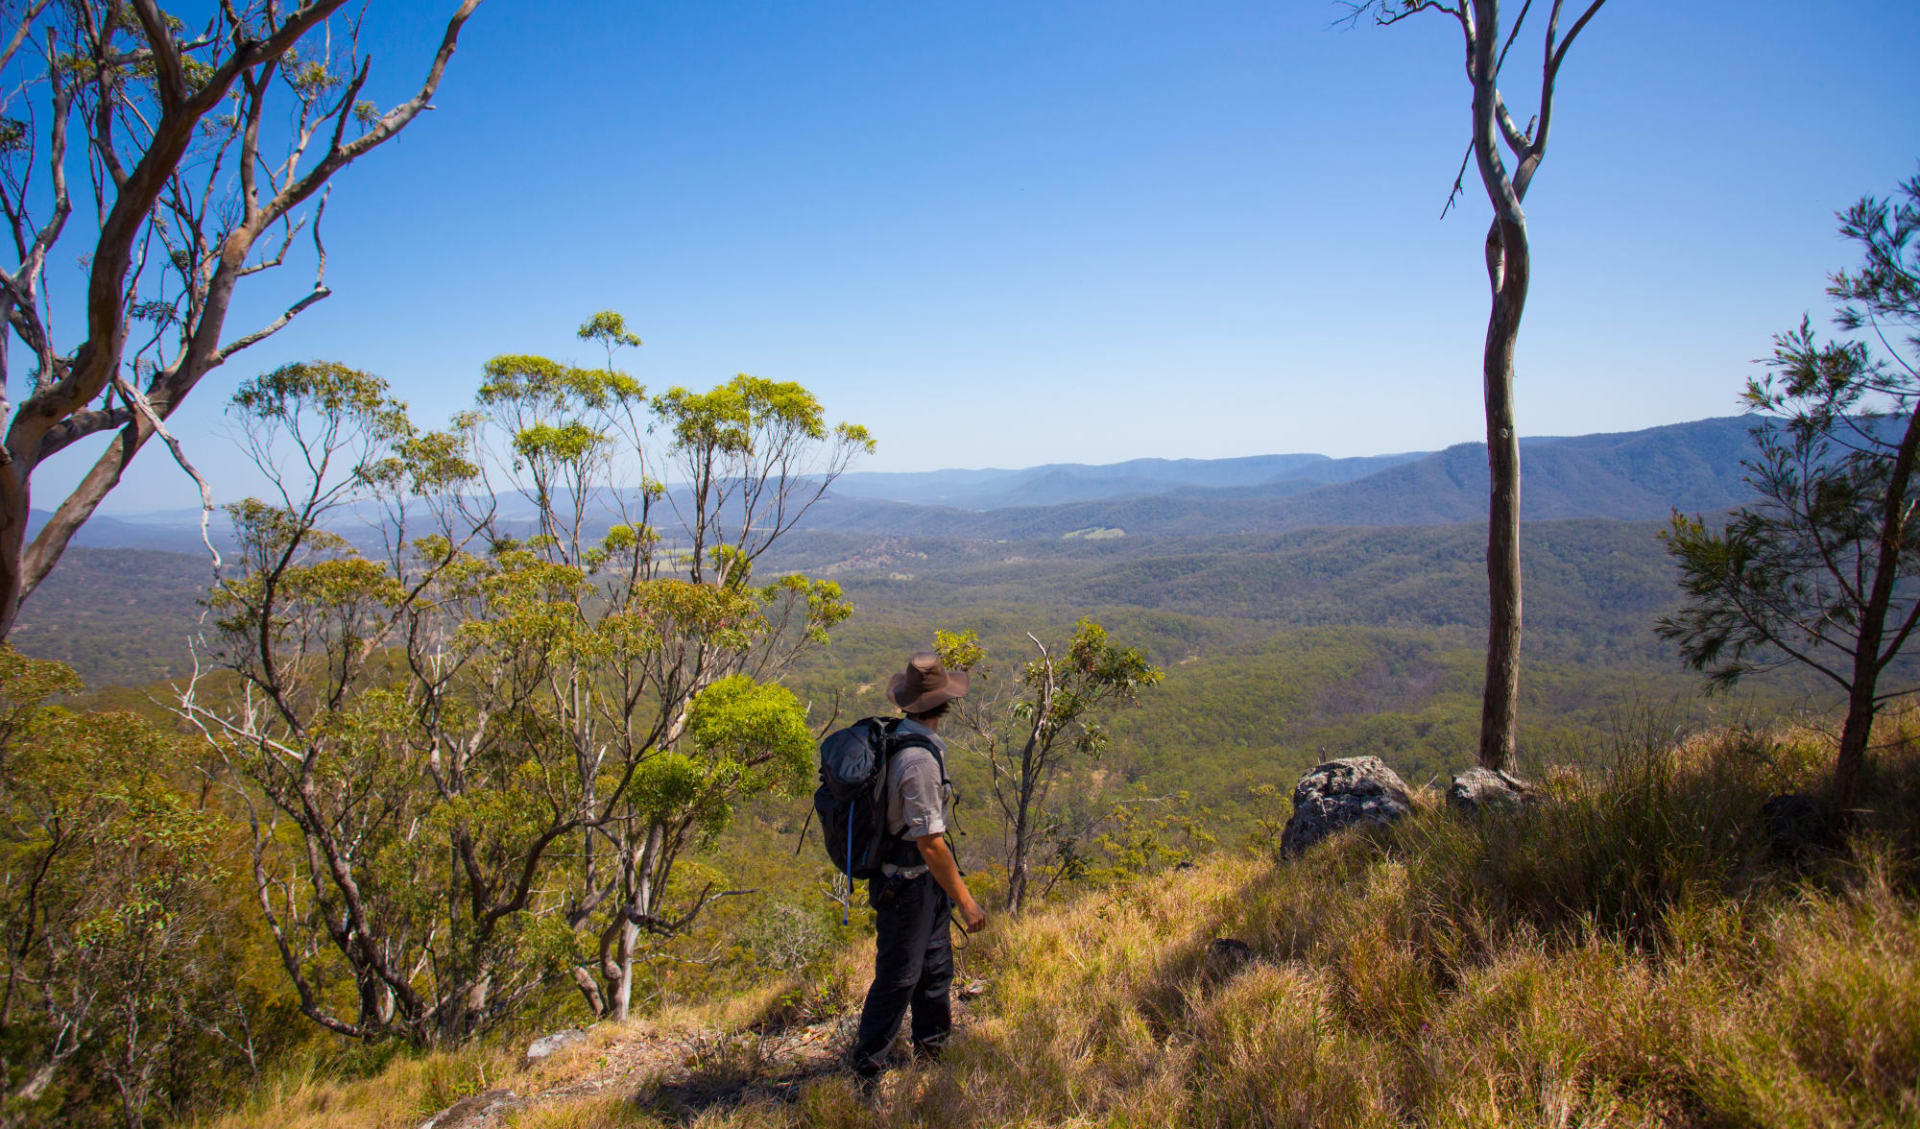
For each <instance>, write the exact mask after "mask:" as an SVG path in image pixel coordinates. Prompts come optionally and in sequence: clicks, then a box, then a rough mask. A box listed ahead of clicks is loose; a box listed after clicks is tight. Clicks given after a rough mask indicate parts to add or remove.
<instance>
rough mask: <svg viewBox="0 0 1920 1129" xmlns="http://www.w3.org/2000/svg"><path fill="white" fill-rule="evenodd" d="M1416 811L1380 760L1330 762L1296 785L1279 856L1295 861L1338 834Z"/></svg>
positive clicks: (1355, 759) (1364, 758)
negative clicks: (1300, 855) (1314, 846)
mask: <svg viewBox="0 0 1920 1129" xmlns="http://www.w3.org/2000/svg"><path fill="white" fill-rule="evenodd" d="M1412 811H1413V802H1412V800H1411V799H1410V798H1409V797H1408V795H1407V786H1406V784H1405V783H1404V782H1403V781H1402V780H1401V779H1400V777H1399V776H1398V775H1397V774H1396V773H1395V772H1394V771H1393V770H1392V769H1390V768H1388V767H1387V766H1386V762H1384V761H1382V760H1381V759H1380V758H1379V757H1348V758H1346V759H1344V760H1337V761H1328V762H1327V763H1325V764H1323V765H1320V766H1319V767H1317V768H1315V769H1314V770H1313V771H1312V772H1309V773H1307V774H1306V775H1305V776H1302V777H1301V778H1300V783H1298V784H1296V785H1294V786H1293V816H1292V818H1290V819H1288V820H1287V826H1286V829H1285V830H1283V831H1282V832H1281V833H1280V853H1281V854H1282V855H1285V856H1287V857H1289V858H1292V857H1294V856H1296V855H1298V854H1300V852H1302V851H1304V850H1306V849H1307V848H1308V847H1311V846H1313V845H1314V844H1315V843H1318V842H1319V841H1320V840H1322V839H1324V838H1326V837H1327V836H1329V835H1331V834H1333V833H1334V832H1336V831H1342V830H1345V829H1346V828H1349V827H1354V826H1358V825H1362V824H1388V823H1392V822H1393V821H1395V820H1397V819H1400V818H1402V817H1404V816H1407V815H1409V814H1411V813H1412Z"/></svg>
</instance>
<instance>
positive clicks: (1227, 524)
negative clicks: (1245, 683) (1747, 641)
mask: <svg viewBox="0 0 1920 1129" xmlns="http://www.w3.org/2000/svg"><path fill="white" fill-rule="evenodd" d="M1751 426H1752V423H1751V421H1749V420H1746V419H1740V418H1727V419H1710V420H1699V421H1696V422H1693V423H1681V424H1672V425H1669V426H1666V427H1656V428H1651V429H1648V430H1645V431H1633V432H1625V433H1622V434H1617V435H1587V436H1580V437H1576V438H1565V439H1534V440H1530V441H1528V442H1527V443H1526V444H1525V445H1524V447H1525V452H1524V454H1523V456H1522V458H1523V464H1524V486H1523V489H1522V491H1521V505H1522V511H1523V514H1524V516H1525V517H1526V518H1527V519H1528V520H1547V519H1559V518H1609V519H1613V520H1618V521H1635V520H1647V519H1659V518H1663V517H1665V516H1667V515H1668V514H1669V513H1670V512H1671V511H1672V510H1674V509H1676V508H1677V509H1680V510H1682V511H1686V512H1689V513H1692V512H1713V511H1718V510H1723V509H1727V508H1729V507H1731V506H1734V505H1738V504H1739V503H1740V502H1742V501H1743V500H1745V499H1746V498H1747V497H1748V496H1749V490H1748V487H1747V485H1746V483H1745V481H1744V478H1743V475H1744V470H1743V468H1742V467H1741V459H1743V458H1745V457H1747V456H1748V455H1749V454H1750V453H1751V451H1752V440H1751V438H1750V437H1749V435H1748V430H1749V428H1750V427H1751ZM1273 458H1274V459H1276V460H1292V461H1289V462H1285V463H1280V462H1275V463H1270V464H1262V463H1261V461H1260V460H1245V459H1227V460H1218V461H1217V463H1206V462H1203V463H1202V464H1201V465H1202V466H1213V465H1218V466H1220V467H1221V468H1222V469H1221V472H1220V473H1221V474H1222V475H1226V474H1241V475H1244V474H1247V473H1250V472H1251V470H1252V469H1255V468H1258V467H1260V466H1263V465H1264V466H1266V467H1267V468H1268V469H1272V471H1273V473H1272V475H1271V476H1270V477H1268V478H1266V479H1264V480H1262V481H1259V482H1254V483H1242V484H1239V485H1232V486H1211V487H1203V486H1196V485H1194V484H1193V483H1194V481H1195V480H1196V478H1197V477H1199V474H1198V472H1197V471H1195V470H1192V469H1191V468H1186V469H1168V468H1180V467H1182V466H1183V464H1173V463H1166V462H1164V461H1156V460H1143V461H1142V462H1139V463H1121V464H1116V465H1115V466H1113V467H1057V468H1045V467H1042V468H1035V470H1033V471H1028V472H1021V473H1020V475H1015V476H1013V477H1012V478H1010V479H1008V480H1007V481H1005V482H1004V483H1003V484H1002V486H1001V487H1000V488H999V489H1000V493H999V494H993V493H992V492H991V490H990V489H989V488H990V487H992V486H993V483H994V482H996V481H1000V480H988V481H986V482H980V481H968V480H966V479H965V478H964V477H961V476H966V475H990V474H1007V473H1010V472H986V471H968V472H957V471H938V472H931V473H929V474H927V475H924V476H916V475H873V476H866V477H864V478H861V477H856V476H848V477H849V478H851V479H852V481H851V482H850V483H849V484H848V486H847V487H846V488H844V489H843V488H840V487H838V486H837V487H836V489H835V491H834V492H833V493H832V494H830V495H829V496H828V497H827V498H826V499H825V500H823V501H822V502H821V503H820V504H819V505H818V506H816V507H815V509H814V511H813V512H812V513H810V514H809V515H808V519H807V525H808V527H810V528H813V529H837V530H847V531H874V532H878V531H890V532H895V533H900V534H912V535H935V536H953V537H976V538H988V539H1013V540H1023V539H1032V538H1046V537H1064V536H1070V535H1073V534H1076V533H1078V534H1081V535H1083V536H1084V535H1087V534H1089V533H1102V532H1105V533H1107V534H1108V535H1112V531H1120V532H1123V533H1124V534H1125V535H1126V536H1129V537H1134V536H1179V537H1191V536H1199V535H1206V534H1217V533H1279V532H1285V531H1288V530H1296V529H1308V528H1314V527H1322V526H1381V525H1442V524H1453V523H1457V522H1471V521H1480V520H1483V519H1484V518H1485V516H1486V499H1487V462H1486V447H1485V445H1484V444H1479V443H1463V444H1460V445H1458V446H1455V447H1450V448H1448V449H1446V450H1444V451H1439V452H1436V453H1433V454H1428V455H1418V456H1383V457H1381V458H1379V459H1318V460H1316V459H1313V458H1312V457H1310V456H1274V457H1273ZM1041 472H1045V473H1041ZM1093 472H1112V473H1110V474H1106V475H1105V476H1104V477H1103V476H1102V475H1099V474H1095V473H1093ZM1035 476H1038V477H1035ZM1063 478H1064V479H1065V480H1066V481H1067V482H1068V483H1069V484H1071V485H1073V486H1074V487H1075V488H1079V489H1087V490H1091V489H1095V488H1097V487H1098V486H1099V485H1100V484H1102V483H1106V484H1109V485H1113V484H1120V485H1123V486H1125V487H1126V488H1128V489H1129V490H1131V493H1127V494H1125V495H1124V496H1108V497H1101V498H1097V499H1093V500H1087V501H1079V502H1072V503H1067V504H1060V505H1006V504H1002V505H999V506H998V507H997V508H992V509H986V510H980V509H975V508H969V507H968V505H967V503H968V502H972V503H978V502H979V501H981V500H982V499H985V498H988V497H1002V498H1014V497H1019V496H1020V495H1021V493H1022V492H1023V491H1027V490H1044V489H1064V488H1065V486H1063V485H1062V484H1061V480H1062V479H1063ZM1049 484H1051V485H1049ZM1120 485H1117V486H1116V487H1115V488H1116V489H1119V488H1120ZM1156 487H1157V488H1156ZM942 491H951V492H952V493H953V496H954V498H955V501H954V502H953V503H952V504H948V505H941V506H930V505H924V504H915V501H916V500H918V499H926V498H930V497H935V496H939V495H940V494H941V492H942Z"/></svg>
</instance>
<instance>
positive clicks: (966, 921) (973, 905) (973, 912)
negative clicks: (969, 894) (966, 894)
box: [960, 898, 987, 933]
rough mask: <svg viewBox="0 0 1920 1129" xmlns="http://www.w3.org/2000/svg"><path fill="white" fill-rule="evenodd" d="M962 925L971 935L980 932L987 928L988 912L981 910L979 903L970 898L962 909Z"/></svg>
mask: <svg viewBox="0 0 1920 1129" xmlns="http://www.w3.org/2000/svg"><path fill="white" fill-rule="evenodd" d="M960 925H961V927H962V928H964V929H965V930H966V931H967V932H969V933H978V932H980V931H981V930H982V929H985V928H986V927H987V911H986V910H983V909H981V908H980V903H979V902H976V901H974V900H973V899H972V898H968V899H967V901H966V904H964V905H962V906H961V907H960Z"/></svg>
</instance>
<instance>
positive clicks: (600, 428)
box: [480, 311, 873, 1018]
mask: <svg viewBox="0 0 1920 1129" xmlns="http://www.w3.org/2000/svg"><path fill="white" fill-rule="evenodd" d="M579 337H580V338H581V339H582V340H588V341H593V342H596V343H599V344H601V345H603V346H604V347H605V348H606V354H607V363H606V365H605V366H604V367H602V368H598V369H593V368H581V367H577V366H574V365H570V364H566V363H562V362H559V361H555V360H551V359H548V358H544V357H537V356H526V355H507V356H500V357H495V358H494V359H493V360H491V361H489V362H488V363H487V366H486V372H487V380H486V383H485V384H483V386H482V388H481V391H480V413H481V415H482V417H483V418H484V419H485V420H486V421H487V422H488V424H489V426H490V431H489V434H490V435H491V436H492V440H493V441H492V443H491V444H490V447H491V449H494V450H496V451H497V452H498V457H497V458H496V460H495V461H494V463H493V466H494V473H495V474H496V476H497V477H498V478H499V480H500V481H501V482H502V484H503V485H505V484H510V485H511V486H512V487H513V488H514V489H515V490H516V491H517V492H518V494H519V495H520V497H521V498H522V499H523V500H524V501H525V502H527V503H528V504H530V505H531V507H532V511H533V512H532V519H531V529H532V530H533V533H534V535H533V536H532V537H531V538H530V539H529V540H528V542H527V544H528V548H529V549H530V550H531V551H533V552H535V553H538V554H540V555H541V556H542V557H543V558H544V559H546V560H547V561H549V562H551V563H552V564H553V565H555V566H559V567H568V568H573V569H577V570H579V572H580V574H581V575H582V576H583V577H585V578H587V579H588V581H589V582H590V583H591V585H592V594H591V599H590V600H589V601H588V603H587V610H586V611H585V612H584V616H585V622H584V629H585V630H586V631H587V633H588V637H589V638H590V639H591V645H590V646H583V647H581V648H578V649H576V650H573V651H569V652H568V653H567V654H566V655H565V657H564V658H563V659H562V661H561V664H560V666H559V667H557V668H556V670H555V671H554V672H553V674H552V676H551V678H550V679H549V685H548V690H547V696H548V699H549V700H548V702H547V704H546V706H545V707H544V708H545V709H547V710H548V711H550V713H551V716H552V717H553V718H554V719H555V724H556V726H557V728H558V731H559V732H561V733H564V734H565V739H566V741H567V742H568V744H569V746H570V748H571V752H572V756H573V762H574V771H575V773H576V777H577V779H578V781H579V787H580V788H581V790H582V791H583V792H584V793H593V794H596V795H599V794H601V793H600V792H598V791H596V789H597V788H598V787H599V785H598V784H597V782H598V781H601V780H603V779H605V778H606V777H607V776H608V774H609V773H612V774H614V775H615V776H617V777H619V778H621V779H625V778H627V777H629V776H631V777H633V778H635V779H637V780H638V781H639V783H638V784H637V785H636V786H634V787H630V788H626V789H623V790H617V791H614V792H612V793H609V794H606V797H605V800H604V802H603V804H602V806H601V807H600V809H599V810H598V811H597V813H596V815H595V817H594V818H593V819H592V820H591V821H589V822H588V823H587V824H585V825H583V827H582V828H581V829H580V831H579V833H578V834H577V835H576V836H575V837H574V838H575V839H576V840H577V842H578V844H579V849H578V852H577V856H576V864H575V866H574V870H573V883H574V890H575V892H574V894H573V895H572V898H571V901H570V903H569V906H568V910H567V920H568V922H569V924H570V925H572V926H573V927H575V928H576V929H581V930H585V931H587V933H588V934H589V936H590V937H591V943H590V944H589V946H588V951H586V952H583V953H582V954H581V956H582V958H583V959H582V960H581V961H580V963H579V964H578V965H576V967H575V969H574V979H575V983H576V985H577V987H578V988H579V990H580V992H581V995H582V997H583V998H584V999H585V1000H586V1001H587V1003H588V1006H589V1007H591V1008H592V1009H593V1010H594V1011H595V1013H596V1014H599V1015H603V1016H608V1017H612V1018H624V1017H625V1016H626V1014H627V1013H628V1011H629V1009H630V1007H631V1005H632V995H633V988H634V977H635V967H636V961H637V959H638V958H640V957H641V956H642V955H643V944H644V942H645V940H646V938H647V937H649V936H651V937H654V938H656V939H657V938H663V937H671V936H673V935H675V934H677V933H679V932H681V931H682V930H684V929H685V928H686V927H687V926H688V925H689V924H691V922H692V921H693V920H694V918H695V917H696V916H697V915H698V914H699V913H700V912H701V910H702V908H703V907H704V906H705V905H706V904H707V902H708V901H709V900H710V899H711V898H713V897H715V896H722V895H724V894H725V893H727V892H726V891H716V890H715V889H714V888H713V887H712V886H706V887H703V888H702V889H700V890H688V891H685V892H684V896H680V897H679V900H677V901H676V900H675V898H676V892H675V890H674V888H673V884H672V881H671V879H672V876H673V871H674V867H675V864H676V863H677V861H678V860H679V859H680V858H681V857H682V855H683V853H684V852H685V851H686V850H687V849H688V848H689V847H690V846H693V845H696V844H698V843H699V842H701V841H702V840H703V839H706V838H710V837H711V836H712V835H713V834H716V833H717V832H718V831H719V830H720V829H722V828H723V827H724V826H725V825H726V821H727V820H728V819H729V818H730V814H731V810H732V804H733V803H734V802H735V801H736V800H737V799H738V798H739V797H741V796H744V795H751V794H754V793H756V792H760V791H765V790H767V789H770V788H785V787H790V786H793V785H797V784H799V783H800V782H802V781H803V780H804V776H805V772H806V769H807V767H808V765H809V764H810V762H811V754H812V751H813V743H812V740H811V738H810V736H809V734H808V731H807V730H806V727H805V725H804V720H803V718H802V715H800V714H797V713H795V712H793V709H792V708H789V707H790V706H792V695H791V694H790V693H789V692H788V691H786V690H784V689H781V688H779V687H777V686H773V685H770V684H769V683H771V682H772V681H774V680H777V679H778V678H779V676H780V675H781V674H782V673H783V672H784V671H785V670H786V669H787V668H788V667H789V666H790V664H791V663H792V662H793V660H794V658H795V657H796V656H797V655H798V654H799V653H800V652H801V651H803V650H804V649H805V648H807V647H809V646H813V645H817V644H818V643H821V642H824V641H825V639H826V637H827V632H828V631H829V630H830V629H831V628H832V627H833V626H834V625H835V624H838V623H839V622H841V621H842V620H843V619H844V618H845V617H846V616H847V614H848V612H849V609H848V608H847V606H846V604H845V603H844V601H843V600H842V599H841V595H840V590H839V588H838V586H837V585H835V584H833V583H831V582H825V581H816V580H810V579H808V578H805V577H802V576H798V575H791V574H789V575H784V576H781V577H779V578H776V579H775V580H773V581H772V582H771V583H769V584H765V585H761V586H755V585H754V584H753V583H751V577H752V572H753V564H754V561H755V560H757V559H758V558H759V557H760V556H761V555H762V554H763V553H765V552H766V551H767V549H768V548H769V547H771V546H772V544H773V543H774V542H775V541H776V540H777V539H778V538H779V537H780V536H782V535H783V534H785V533H786V532H787V531H788V530H790V529H791V528H792V527H793V524H794V523H795V522H796V521H798V520H799V518H800V517H801V516H802V515H803V514H804V513H805V512H806V510H807V508H808V507H809V506H811V505H812V504H813V502H814V501H815V500H817V499H818V498H819V497H820V496H821V495H822V494H823V493H824V492H825V490H826V488H827V486H828V485H829V484H830V483H831V482H832V481H833V480H834V478H836V477H837V476H838V475H839V474H840V473H841V472H842V471H844V470H845V468H846V467H847V465H848V463H849V461H850V460H851V459H852V458H854V457H855V456H856V455H858V454H860V453H862V452H864V451H867V450H870V449H871V448H872V446H873V442H872V439H871V437H870V436H869V435H868V434H867V433H866V431H865V430H864V429H863V428H860V427H858V426H855V425H850V424H839V425H835V426H829V425H828V424H827V422H826V420H825V417H824V415H823V413H822V410H821V406H820V404H819V402H818V401H817V400H816V399H815V398H814V397H813V395H812V394H811V393H809V392H808V391H807V390H806V389H804V388H802V387H800V386H799V385H797V384H792V383H783V382H778V381H771V380H765V379H762V378H758V377H752V376H747V375H744V374H743V375H739V376H736V377H734V378H733V379H732V380H729V381H727V382H725V383H723V384H721V385H719V386H718V387H715V388H712V389H710V390H708V391H705V392H694V391H691V390H689V389H686V388H682V387H672V388H669V389H668V390H667V391H666V392H664V393H661V394H659V395H657V396H653V397H648V395H647V392H646V389H645V388H644V387H643V386H642V385H641V384H640V383H639V382H638V381H636V380H634V379H633V378H632V377H631V376H629V375H628V374H626V373H625V372H622V371H620V370H619V369H618V368H616V367H615V364H614V362H615V359H616V357H617V355H618V351H619V350H620V349H622V348H627V347H632V346H637V345H638V344H639V339H638V337H637V336H635V335H634V334H632V333H631V332H630V331H629V330H628V329H627V326H626V322H625V320H624V319H623V318H622V317H621V316H620V315H619V314H617V313H615V312H613V311H601V312H600V313H597V314H595V315H593V317H592V318H590V319H589V320H588V321H587V322H586V323H584V324H583V325H582V326H581V327H580V330H579ZM668 477H674V478H677V479H678V481H676V482H674V483H673V484H672V485H671V486H669V485H667V484H666V482H665V481H664V480H665V479H666V478H668ZM601 531H603V532H601ZM588 532H595V533H596V535H595V536H592V537H590V536H588V535H587V534H588ZM729 733H735V734H747V735H751V737H750V739H746V740H745V742H744V743H742V739H741V738H739V737H729V736H727V734H729ZM663 796H671V797H674V800H673V802H672V803H665V804H663V803H662V802H661V799H660V798H661V797H663Z"/></svg>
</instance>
